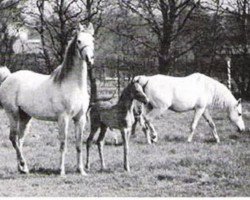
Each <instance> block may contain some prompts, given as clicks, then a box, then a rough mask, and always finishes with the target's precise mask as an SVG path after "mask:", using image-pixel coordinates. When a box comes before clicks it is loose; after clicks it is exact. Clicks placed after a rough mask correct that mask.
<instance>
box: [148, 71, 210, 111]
mask: <svg viewBox="0 0 250 200" xmlns="http://www.w3.org/2000/svg"><path fill="white" fill-rule="evenodd" d="M145 77H146V76H145ZM144 79H146V78H144ZM205 83H206V76H205V75H203V74H200V73H194V74H191V75H189V76H186V77H173V76H165V75H160V74H158V75H154V76H148V86H147V87H148V88H149V89H148V90H147V91H146V92H147V95H148V96H149V98H150V102H151V103H152V104H153V105H154V107H166V108H168V107H170V108H172V109H173V110H175V111H185V110H189V109H194V108H195V107H196V106H205V104H206V99H207V93H206V92H207V91H206V84H205Z"/></svg>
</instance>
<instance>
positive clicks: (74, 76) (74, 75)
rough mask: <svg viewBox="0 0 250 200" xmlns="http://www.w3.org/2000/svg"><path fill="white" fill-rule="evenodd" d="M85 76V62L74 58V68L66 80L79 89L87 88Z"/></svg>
mask: <svg viewBox="0 0 250 200" xmlns="http://www.w3.org/2000/svg"><path fill="white" fill-rule="evenodd" d="M87 75H88V71H87V63H86V61H85V60H80V59H78V58H76V59H75V61H74V67H73V68H72V71H71V74H70V76H69V78H68V79H69V81H70V82H75V83H77V85H78V86H79V87H81V88H87Z"/></svg>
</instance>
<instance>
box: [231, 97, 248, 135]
mask: <svg viewBox="0 0 250 200" xmlns="http://www.w3.org/2000/svg"><path fill="white" fill-rule="evenodd" d="M229 118H230V120H231V121H232V122H234V123H235V124H236V126H237V127H238V130H239V131H241V132H242V131H244V130H245V124H244V121H243V119H242V105H241V99H239V100H238V101H237V103H236V104H235V105H233V106H231V107H230V108H229Z"/></svg>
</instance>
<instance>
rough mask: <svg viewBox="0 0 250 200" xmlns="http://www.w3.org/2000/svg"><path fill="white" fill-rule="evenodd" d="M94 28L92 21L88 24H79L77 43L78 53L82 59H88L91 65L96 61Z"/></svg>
mask: <svg viewBox="0 0 250 200" xmlns="http://www.w3.org/2000/svg"><path fill="white" fill-rule="evenodd" d="M93 35H94V28H93V25H92V23H89V25H88V26H85V25H81V24H80V25H79V28H78V31H77V36H76V43H77V44H76V45H77V49H78V55H79V57H80V58H81V59H82V60H86V61H87V62H88V63H90V64H91V65H92V64H93V63H94V37H93Z"/></svg>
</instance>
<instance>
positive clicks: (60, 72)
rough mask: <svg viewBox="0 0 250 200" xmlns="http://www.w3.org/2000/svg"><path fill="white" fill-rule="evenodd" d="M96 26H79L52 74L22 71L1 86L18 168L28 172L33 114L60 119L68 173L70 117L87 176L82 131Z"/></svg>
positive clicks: (0, 95) (79, 164) (79, 162)
mask: <svg viewBox="0 0 250 200" xmlns="http://www.w3.org/2000/svg"><path fill="white" fill-rule="evenodd" d="M93 34H94V29H93V25H92V24H89V25H88V26H87V27H86V26H82V25H80V26H79V30H78V31H77V33H76V34H75V36H74V37H73V39H72V40H71V41H70V42H69V44H68V47H67V49H66V53H65V57H64V60H63V62H62V64H61V65H60V66H58V67H57V68H56V69H55V70H54V72H53V73H52V74H51V75H43V74H38V73H34V72H32V71H27V70H21V71H18V72H15V73H13V74H10V75H9V76H8V77H7V78H6V80H5V81H4V82H3V83H2V85H1V87H0V101H1V104H2V106H3V108H4V109H5V111H6V113H7V116H8V118H9V121H10V140H11V142H12V145H13V147H14V148H15V150H16V154H17V165H18V170H19V171H20V172H21V173H28V172H29V170H28V166H27V164H26V161H25V159H24V156H23V153H22V146H23V140H24V136H25V132H26V130H27V126H28V123H29V121H30V119H31V118H32V117H34V118H37V119H40V120H49V121H57V122H58V125H59V140H60V151H61V160H60V161H61V164H60V174H61V175H62V176H63V175H65V166H64V159H65V153H66V149H67V133H68V125H69V121H70V119H73V120H74V122H75V125H76V151H77V170H78V172H80V173H81V174H82V175H85V174H86V173H85V171H84V169H83V161H82V133H83V129H84V126H85V122H86V112H87V109H88V106H89V95H88V92H87V62H89V63H91V64H93V61H94V57H93V55H94V38H93Z"/></svg>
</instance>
